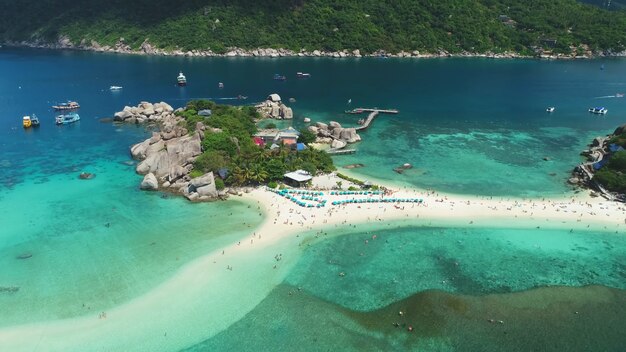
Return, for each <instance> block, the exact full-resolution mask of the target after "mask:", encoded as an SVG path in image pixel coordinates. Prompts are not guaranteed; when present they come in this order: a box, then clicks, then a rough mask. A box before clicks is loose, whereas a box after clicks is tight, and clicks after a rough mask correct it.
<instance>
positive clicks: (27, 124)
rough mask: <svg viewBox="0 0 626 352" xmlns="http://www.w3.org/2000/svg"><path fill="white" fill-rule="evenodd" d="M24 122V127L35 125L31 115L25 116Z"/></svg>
mask: <svg viewBox="0 0 626 352" xmlns="http://www.w3.org/2000/svg"><path fill="white" fill-rule="evenodd" d="M22 124H23V125H24V128H29V127H30V126H32V125H33V122H32V121H31V119H30V116H24V118H23V119H22Z"/></svg>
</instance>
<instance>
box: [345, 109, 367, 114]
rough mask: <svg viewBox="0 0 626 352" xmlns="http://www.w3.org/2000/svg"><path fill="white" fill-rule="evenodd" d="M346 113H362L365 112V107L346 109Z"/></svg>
mask: <svg viewBox="0 0 626 352" xmlns="http://www.w3.org/2000/svg"><path fill="white" fill-rule="evenodd" d="M344 112H345V113H346V114H362V113H363V109H358V108H357V109H352V110H346V111H344Z"/></svg>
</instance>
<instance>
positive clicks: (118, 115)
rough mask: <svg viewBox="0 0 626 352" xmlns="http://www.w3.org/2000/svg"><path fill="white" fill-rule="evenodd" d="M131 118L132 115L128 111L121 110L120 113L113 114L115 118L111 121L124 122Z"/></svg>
mask: <svg viewBox="0 0 626 352" xmlns="http://www.w3.org/2000/svg"><path fill="white" fill-rule="evenodd" d="M132 116H133V114H132V113H131V112H130V111H127V110H122V111H120V112H116V113H115V116H114V117H113V121H124V120H126V119H127V118H130V117H132Z"/></svg>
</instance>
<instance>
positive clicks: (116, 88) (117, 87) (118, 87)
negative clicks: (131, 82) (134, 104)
mask: <svg viewBox="0 0 626 352" xmlns="http://www.w3.org/2000/svg"><path fill="white" fill-rule="evenodd" d="M122 88H124V87H120V86H111V87H110V88H109V90H112V91H116V90H122Z"/></svg>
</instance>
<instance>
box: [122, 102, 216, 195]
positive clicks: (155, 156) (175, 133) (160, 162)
mask: <svg viewBox="0 0 626 352" xmlns="http://www.w3.org/2000/svg"><path fill="white" fill-rule="evenodd" d="M115 120H116V121H119V122H124V123H133V124H144V123H153V124H156V125H157V126H158V127H159V131H158V132H153V133H152V136H151V137H150V138H148V139H146V140H145V141H143V142H141V143H137V144H135V145H133V146H132V147H131V148H130V154H131V155H132V157H133V158H134V159H136V160H139V163H138V164H137V166H136V171H137V173H138V174H141V175H145V176H144V178H143V180H142V182H141V185H140V188H141V189H143V190H150V191H155V190H162V191H168V192H174V193H179V194H182V195H184V196H185V197H186V198H187V199H189V200H192V201H206V200H213V199H216V198H217V197H219V196H223V195H224V194H219V192H217V189H216V186H215V180H214V176H213V173H211V172H209V173H207V174H205V175H202V176H200V177H197V178H191V176H190V175H189V173H190V172H191V170H192V169H193V162H194V161H195V159H196V158H197V157H198V156H199V155H200V154H202V138H203V137H204V134H205V133H214V132H218V131H214V130H212V129H207V128H206V127H205V125H204V124H203V123H202V122H198V123H197V124H196V126H195V127H196V128H195V131H193V132H191V133H190V132H189V131H188V130H187V128H186V126H187V125H186V121H185V120H184V119H183V118H182V117H180V116H178V115H176V112H175V111H174V109H173V108H172V107H171V106H170V105H168V104H167V103H163V102H161V103H156V104H151V103H147V102H142V103H140V104H139V105H138V106H136V107H129V106H127V107H125V108H124V109H123V110H122V111H120V112H117V113H116V114H115Z"/></svg>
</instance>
